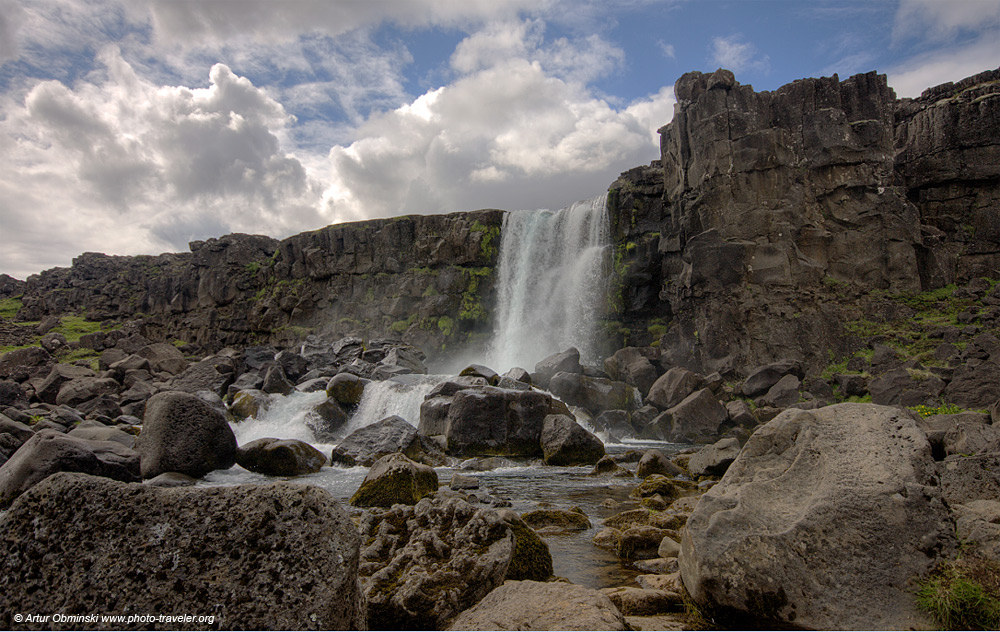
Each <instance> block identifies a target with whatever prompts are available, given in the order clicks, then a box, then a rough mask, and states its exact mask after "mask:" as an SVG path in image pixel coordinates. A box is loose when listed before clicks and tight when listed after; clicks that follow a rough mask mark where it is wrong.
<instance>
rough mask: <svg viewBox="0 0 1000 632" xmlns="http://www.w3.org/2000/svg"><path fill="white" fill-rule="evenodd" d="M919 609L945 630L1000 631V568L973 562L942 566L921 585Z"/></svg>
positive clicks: (995, 565) (957, 562)
mask: <svg viewBox="0 0 1000 632" xmlns="http://www.w3.org/2000/svg"><path fill="white" fill-rule="evenodd" d="M917 607H919V608H920V609H921V610H923V611H924V612H926V613H928V614H929V615H931V617H932V618H933V619H934V622H935V624H936V625H938V626H939V627H940V628H941V629H943V630H996V629H998V628H1000V564H997V563H996V562H993V561H989V560H984V559H978V558H973V559H968V560H966V559H963V560H957V561H955V562H945V563H943V564H941V565H939V566H938V567H937V568H936V569H934V571H933V572H931V574H930V575H929V576H928V577H927V578H926V579H924V580H922V581H920V582H919V583H918V588H917Z"/></svg>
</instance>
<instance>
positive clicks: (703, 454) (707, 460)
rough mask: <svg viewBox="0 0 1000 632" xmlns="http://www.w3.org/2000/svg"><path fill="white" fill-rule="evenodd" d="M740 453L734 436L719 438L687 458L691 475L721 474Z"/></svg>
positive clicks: (738, 443) (696, 476) (737, 441)
mask: <svg viewBox="0 0 1000 632" xmlns="http://www.w3.org/2000/svg"><path fill="white" fill-rule="evenodd" d="M796 379H797V378H796ZM739 453H740V442H739V440H738V439H737V438H736V437H726V438H724V439H719V440H718V441H716V442H715V443H713V444H712V445H707V446H705V447H704V448H702V449H701V450H698V452H696V453H695V454H692V455H691V458H690V459H688V471H690V472H691V476H693V477H695V478H698V477H700V476H722V475H723V474H725V473H726V470H727V469H728V468H729V466H730V465H731V464H732V463H733V461H735V460H736V457H737V456H739Z"/></svg>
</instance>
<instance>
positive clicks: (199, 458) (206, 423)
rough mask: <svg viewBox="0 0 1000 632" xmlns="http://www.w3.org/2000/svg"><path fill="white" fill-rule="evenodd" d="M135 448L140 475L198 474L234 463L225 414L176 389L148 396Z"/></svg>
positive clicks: (234, 455) (146, 476) (233, 439)
mask: <svg viewBox="0 0 1000 632" xmlns="http://www.w3.org/2000/svg"><path fill="white" fill-rule="evenodd" d="M135 449H136V451H137V452H138V453H139V455H140V457H141V459H142V477H143V478H153V477H154V476H156V475H158V474H162V473H163V472H181V473H182V474H188V475H190V476H194V477H195V478H198V477H201V476H204V475H205V474H208V473H209V472H211V471H212V470H218V469H226V468H228V467H231V466H232V465H233V464H234V463H236V437H235V435H233V431H232V429H231V428H230V427H229V424H228V423H227V422H226V418H225V416H224V415H223V414H222V413H220V412H219V411H217V410H216V409H215V408H213V407H212V406H210V405H209V404H207V403H205V402H204V401H202V400H201V399H199V398H198V397H196V396H194V395H191V394H189V393H182V392H180V391H167V392H164V393H157V394H156V395H154V396H153V397H151V398H150V399H149V401H148V402H147V403H146V415H145V417H144V419H143V425H142V432H141V433H140V434H139V438H138V439H137V440H136V442H135Z"/></svg>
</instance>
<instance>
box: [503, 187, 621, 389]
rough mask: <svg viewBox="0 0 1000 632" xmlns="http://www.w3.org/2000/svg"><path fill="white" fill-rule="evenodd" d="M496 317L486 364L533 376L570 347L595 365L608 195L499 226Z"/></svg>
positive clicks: (513, 217) (516, 216) (517, 216)
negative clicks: (539, 366)
mask: <svg viewBox="0 0 1000 632" xmlns="http://www.w3.org/2000/svg"><path fill="white" fill-rule="evenodd" d="M501 235H502V237H501V241H500V263H499V268H498V269H499V272H498V277H497V312H496V324H495V330H494V334H493V340H492V342H491V343H490V347H489V350H488V351H487V364H488V365H489V366H491V367H493V368H494V369H495V370H499V371H504V370H507V369H508V368H510V367H514V366H520V367H523V368H525V369H528V370H529V371H530V370H533V369H534V368H535V363H536V362H538V361H539V360H541V359H543V358H545V357H546V356H549V355H551V354H553V353H557V352H559V351H564V350H565V349H567V348H569V347H576V348H577V349H579V350H580V356H581V360H582V361H584V362H594V361H596V360H597V348H596V347H597V343H596V338H597V320H598V318H599V317H600V315H601V311H602V308H603V306H604V299H605V278H606V274H605V269H606V265H607V263H608V258H609V256H610V250H611V249H610V227H609V221H608V210H607V196H606V195H602V196H600V197H597V198H594V199H592V200H586V201H583V202H577V203H576V204H573V205H572V206H569V207H567V208H564V209H562V210H560V211H555V212H553V211H516V212H512V213H507V214H506V215H505V216H504V220H503V229H502V231H501Z"/></svg>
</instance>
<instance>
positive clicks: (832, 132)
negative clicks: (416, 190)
mask: <svg viewBox="0 0 1000 632" xmlns="http://www.w3.org/2000/svg"><path fill="white" fill-rule="evenodd" d="M675 93H676V96H677V100H678V104H677V105H676V108H675V115H674V118H673V121H672V122H671V123H669V124H668V125H666V126H664V127H663V128H662V129H661V130H660V135H661V156H660V159H659V160H657V161H654V162H653V163H651V164H650V165H648V166H642V167H637V168H635V169H632V170H630V171H628V172H625V173H623V174H622V175H621V177H620V178H619V179H618V180H617V181H616V182H614V183H613V184H611V186H610V189H609V210H610V215H611V223H612V234H613V236H614V237H613V239H614V255H613V257H612V259H613V261H612V262H610V264H609V267H610V269H609V271H608V272H609V279H610V283H609V286H610V287H609V290H608V300H607V306H606V307H607V308H606V316H605V319H604V332H605V334H606V337H607V348H608V351H609V353H610V351H613V350H614V349H615V348H618V347H621V346H626V345H631V346H652V347H658V348H659V352H658V353H660V354H661V361H662V362H663V363H664V364H670V365H680V366H685V367H688V368H691V369H693V370H696V371H701V372H704V373H709V372H712V371H718V372H720V373H722V374H723V375H727V374H729V375H740V374H744V373H745V372H746V371H747V370H748V369H749V368H752V367H754V366H757V365H760V364H764V363H767V362H770V361H774V360H776V359H779V358H793V359H796V360H798V361H800V362H803V363H804V364H805V365H806V366H807V367H810V368H813V369H819V368H820V367H822V366H824V365H826V364H828V363H829V362H830V361H831V360H832V359H839V358H844V357H848V356H849V355H850V354H851V353H853V352H855V351H856V350H857V349H858V348H860V345H861V342H860V338H859V326H858V323H871V322H875V323H886V322H893V321H895V320H899V319H905V318H909V317H911V316H913V314H914V313H916V311H915V308H914V307H913V306H912V304H910V303H907V302H906V301H905V300H903V301H901V300H898V299H899V297H912V296H915V295H920V294H921V293H926V292H928V291H932V290H936V289H939V288H943V287H946V286H949V285H950V284H958V285H960V286H964V285H967V284H968V283H970V282H972V281H974V280H976V279H981V278H988V279H997V278H1000V212H998V209H1000V140H998V139H1000V70H997V71H990V72H985V73H982V74H980V75H976V76H974V77H969V78H967V79H964V80H962V81H959V82H957V83H949V84H945V85H942V86H938V87H936V88H932V89H930V90H927V91H926V92H925V93H924V94H923V95H922V96H921V97H919V98H917V99H897V98H896V97H895V95H894V93H893V91H892V89H891V88H889V87H888V85H887V83H886V77H885V76H884V75H879V74H876V73H874V72H872V73H868V74H862V75H856V76H853V77H851V78H849V79H846V80H843V81H841V80H840V79H839V78H838V77H836V76H834V77H828V78H820V79H803V80H799V81H795V82H793V83H791V84H788V85H786V86H784V87H782V88H780V89H778V90H776V91H774V92H756V91H754V89H753V87H752V86H749V85H740V84H739V83H738V82H736V81H735V79H734V76H733V74H732V73H731V72H729V71H727V70H718V71H716V72H714V73H711V74H704V73H699V72H694V73H688V74H685V75H684V76H682V77H681V78H680V79H679V80H678V81H677V83H676V86H675ZM502 223H503V213H502V212H501V211H496V210H484V211H475V212H467V213H453V214H449V215H427V216H406V217H399V218H393V219H385V220H371V221H366V222H359V223H352V224H341V225H335V226H329V227H327V228H323V229H320V230H317V231H312V232H308V233H303V234H300V235H296V236H293V237H289V238H287V239H284V240H281V241H279V240H275V239H272V238H269V237H264V236H257V235H239V234H237V235H227V236H225V237H221V238H218V239H210V240H207V241H198V242H193V243H191V245H190V252H188V253H181V254H164V255H159V256H135V257H118V256H108V255H103V254H96V253H85V254H83V255H80V256H79V257H77V258H76V259H75V260H74V262H73V265H72V266H71V267H69V268H56V269H52V270H47V271H45V272H43V273H41V274H39V275H34V276H32V277H31V278H29V279H28V280H27V281H26V282H20V281H15V280H13V279H10V278H9V277H7V278H5V279H4V282H3V283H0V292H3V293H4V295H5V296H7V297H13V296H18V295H20V296H21V305H22V307H21V309H20V313H19V314H18V315H17V319H16V320H19V321H37V320H41V319H43V318H44V317H45V316H48V315H60V314H66V313H79V314H81V315H82V316H84V317H85V318H86V319H88V320H93V321H107V320H114V321H126V320H133V321H135V320H137V321H138V322H139V324H140V325H141V328H142V331H143V334H144V335H145V336H147V337H148V338H151V339H154V340H166V341H176V342H178V343H186V344H187V345H190V346H191V348H192V349H195V350H200V351H204V352H208V351H214V350H217V349H219V348H221V347H223V346H226V345H245V344H251V343H263V342H269V343H275V344H279V345H282V344H292V343H294V342H296V341H298V340H301V339H302V338H304V337H305V336H306V335H307V334H310V333H312V334H320V335H323V336H325V337H329V338H330V339H336V338H337V337H340V336H342V335H347V334H360V335H363V336H365V337H380V336H388V337H395V338H400V339H403V340H405V341H407V342H409V343H412V344H416V345H418V346H420V347H422V348H424V349H425V350H426V351H427V352H428V353H429V354H431V355H435V354H439V353H447V352H448V351H449V350H453V349H455V348H456V347H461V346H464V345H469V344H475V343H477V341H480V340H482V338H483V337H485V336H486V335H488V333H489V331H490V328H491V314H492V312H493V309H494V306H495V305H494V304H495V287H494V285H495V281H494V276H495V267H496V265H497V254H498V246H499V244H500V239H501V236H502V235H501V231H502ZM991 288H992V285H989V284H988V285H986V286H985V287H984V289H983V292H982V293H983V294H984V295H985V294H986V293H987V291H988V290H990V289H991ZM975 317H976V322H977V323H978V324H979V325H981V327H982V328H983V329H985V330H990V329H993V328H995V327H997V326H998V325H1000V316H998V310H997V309H995V308H994V309H993V310H992V311H990V310H986V311H982V312H980V313H977V314H975ZM3 333H4V336H5V337H8V338H10V337H11V336H13V337H15V338H16V334H17V332H16V331H15V332H11V331H5V332H3ZM860 333H864V332H860ZM6 344H11V342H7V343H6Z"/></svg>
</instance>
